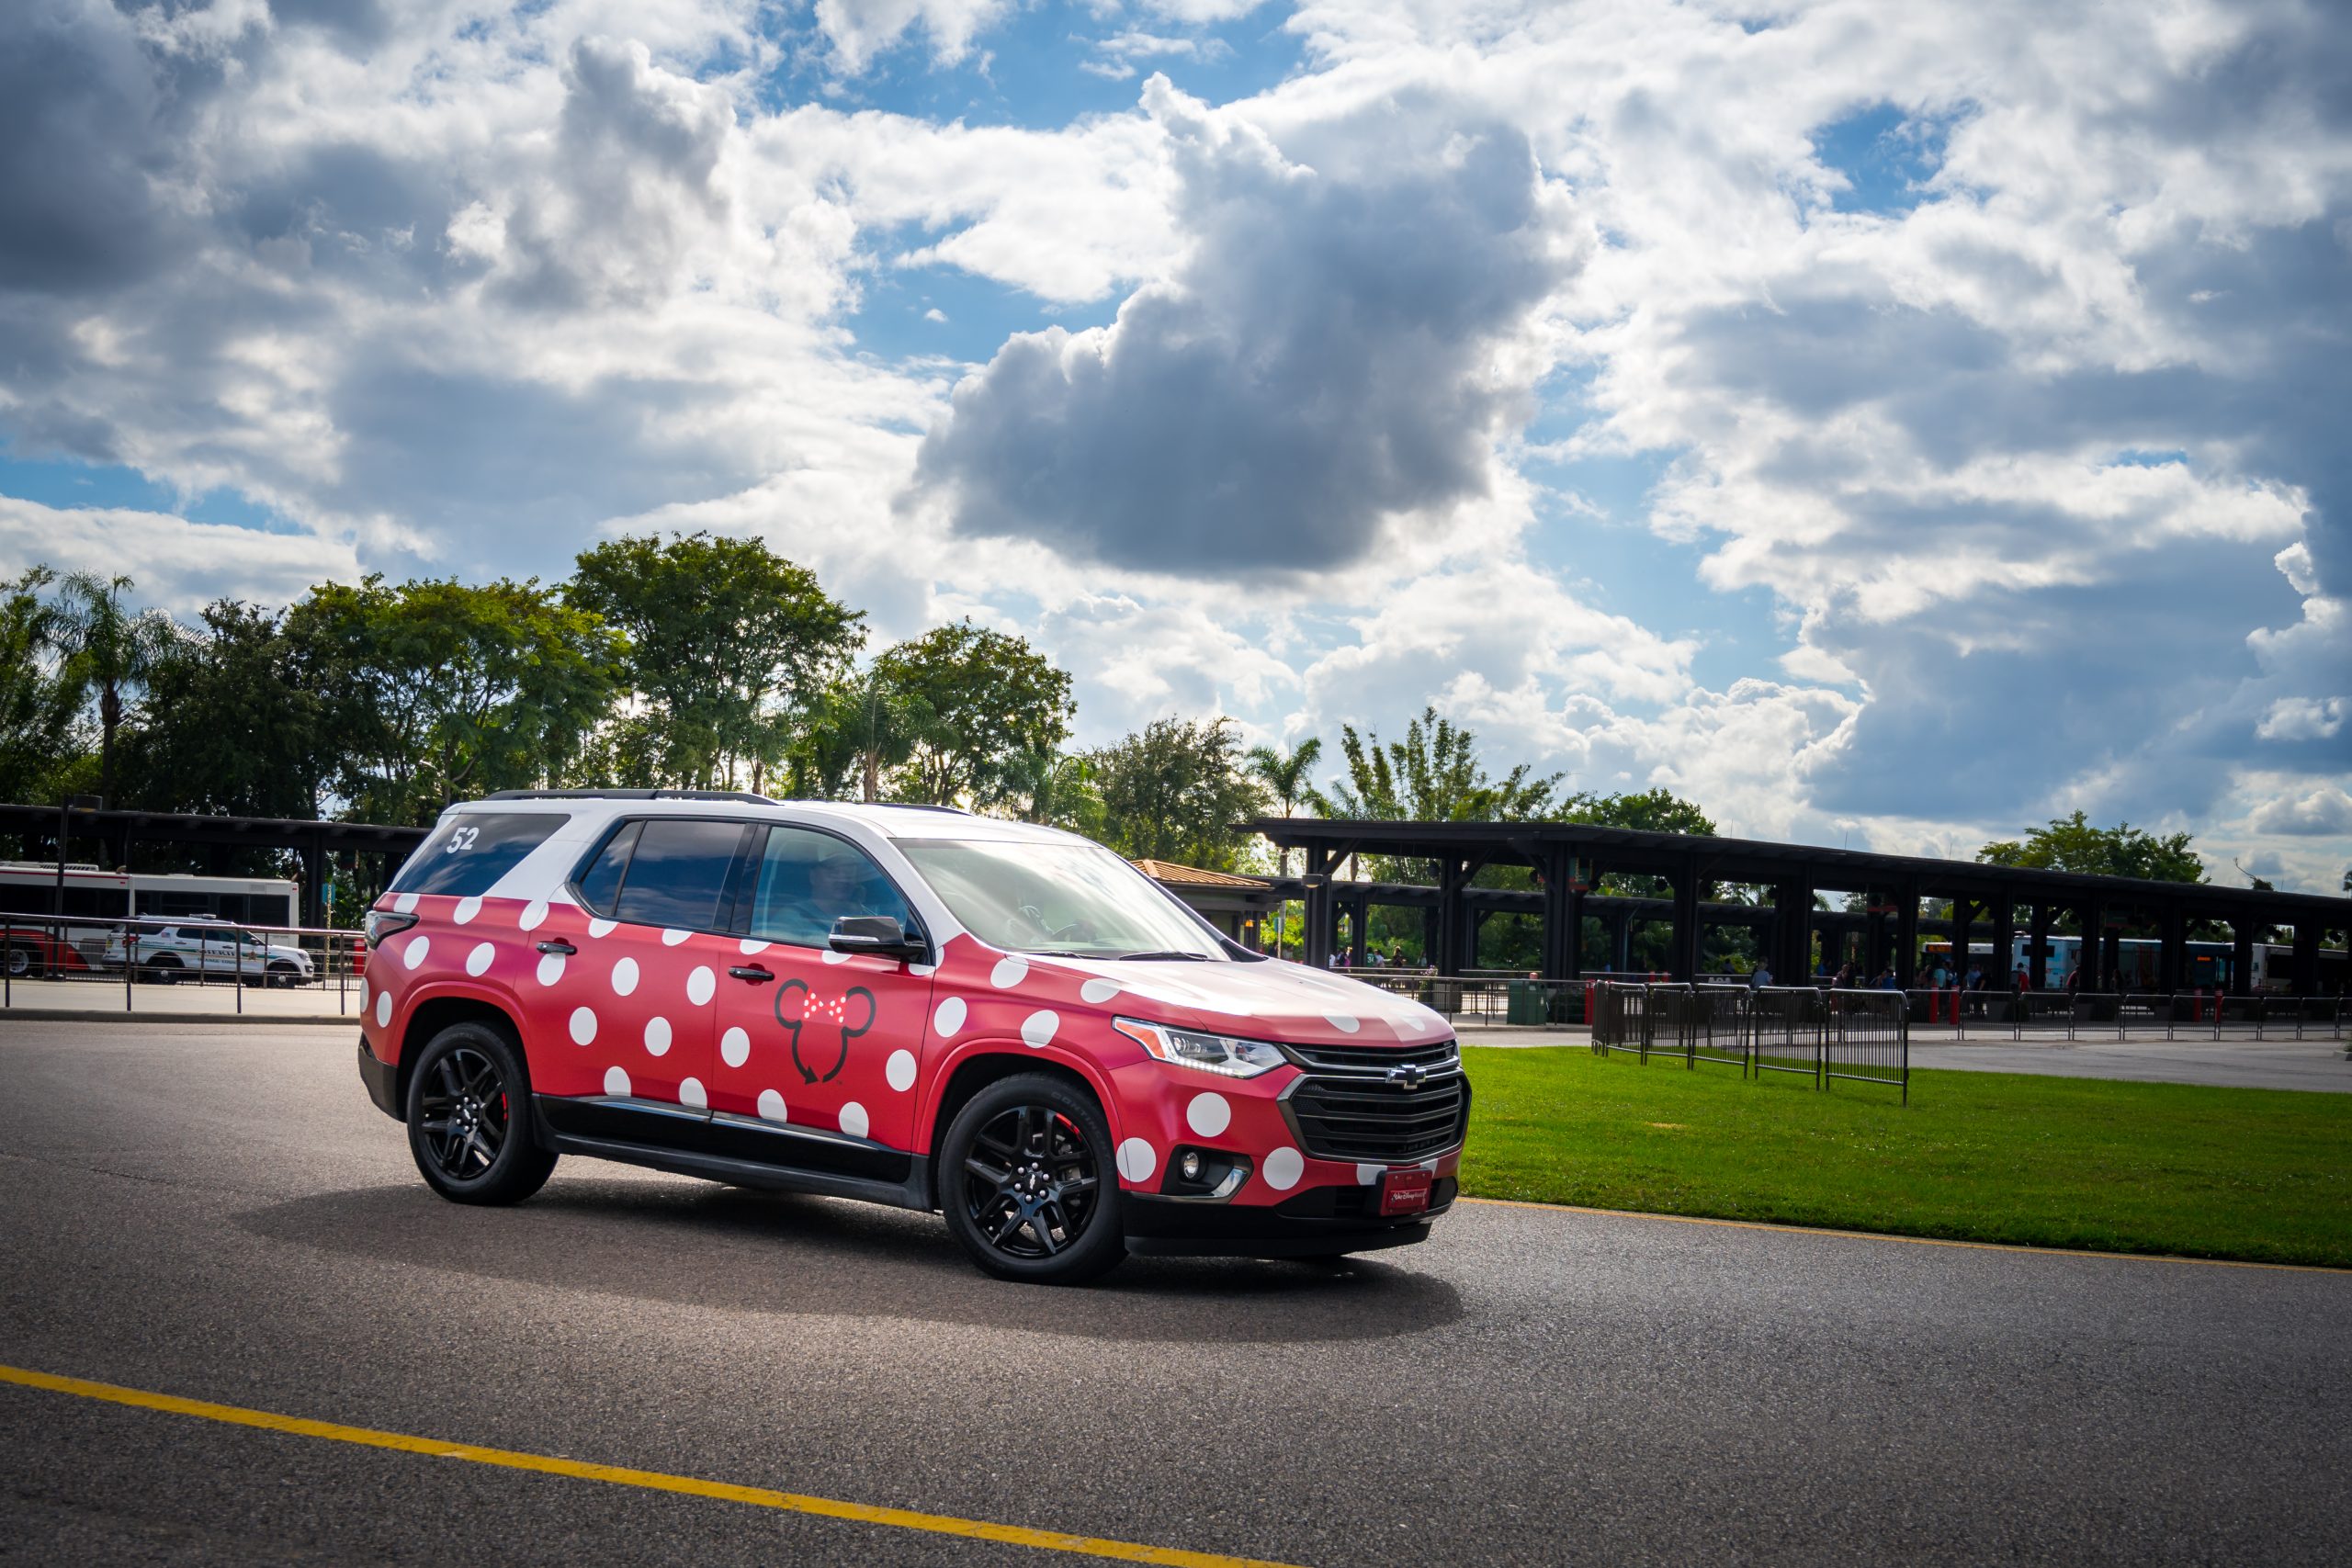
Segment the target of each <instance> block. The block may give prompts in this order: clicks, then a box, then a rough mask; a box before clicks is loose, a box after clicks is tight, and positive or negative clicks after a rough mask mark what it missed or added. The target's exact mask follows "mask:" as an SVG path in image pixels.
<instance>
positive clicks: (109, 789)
mask: <svg viewBox="0 0 2352 1568" xmlns="http://www.w3.org/2000/svg"><path fill="white" fill-rule="evenodd" d="M134 586H135V585H134V584H133V583H132V582H131V581H130V579H129V578H127V577H100V576H98V575H97V574H96V572H89V571H77V572H75V573H74V574H73V575H72V576H71V577H68V578H66V579H65V580H64V581H62V582H61V583H59V584H58V601H59V603H58V624H59V628H60V633H59V635H60V637H61V640H62V644H63V646H64V647H65V648H67V649H71V650H72V651H71V653H70V655H69V662H70V663H71V664H72V665H73V666H74V669H75V671H76V672H77V673H78V674H79V676H80V678H81V679H82V680H83V681H84V682H86V683H87V684H88V685H89V686H90V687H92V688H93V689H95V690H96V693H97V695H98V794H99V795H100V797H101V798H103V799H104V800H106V802H107V804H108V805H112V804H114V737H115V731H117V730H118V729H119V728H122V716H123V709H124V706H125V705H126V703H127V702H128V700H129V698H130V694H133V693H135V692H137V691H139V690H141V688H143V687H144V686H145V685H146V683H147V677H148V676H149V675H150V674H151V673H153V671H154V670H155V667H156V666H157V665H159V664H161V663H162V662H163V661H164V659H165V658H166V657H167V656H168V655H169V654H170V652H171V650H172V649H173V648H174V647H175V645H176V644H177V643H178V642H179V640H180V629H179V626H177V624H175V622H174V621H173V620H172V618H171V617H170V616H169V615H164V613H163V612H162V611H161V610H140V611H135V612H134V611H132V610H131V609H130V607H129V606H127V605H126V604H123V596H124V595H125V594H127V593H129V592H130V591H131V589H132V588H133V587H134Z"/></svg>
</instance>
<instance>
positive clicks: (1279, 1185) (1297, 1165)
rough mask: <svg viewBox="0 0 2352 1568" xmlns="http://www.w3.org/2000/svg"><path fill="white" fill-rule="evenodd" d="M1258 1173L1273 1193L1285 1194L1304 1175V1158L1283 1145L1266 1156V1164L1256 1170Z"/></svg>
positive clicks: (1288, 1146) (1293, 1149)
mask: <svg viewBox="0 0 2352 1568" xmlns="http://www.w3.org/2000/svg"><path fill="white" fill-rule="evenodd" d="M1258 1173H1259V1174H1260V1175H1261V1176H1263V1177H1264V1178H1265V1179H1266V1185H1267V1186H1269V1187H1271V1188H1272V1189H1273V1190H1275V1191H1277V1192H1287V1191H1289V1190H1291V1189H1292V1188H1294V1187H1295V1186H1297V1185H1298V1179H1299V1178H1300V1177H1302V1176H1305V1175H1306V1156H1304V1155H1302V1154H1300V1153H1299V1152H1298V1151H1297V1150H1296V1149H1295V1148H1292V1147H1291V1146H1290V1145H1287V1144H1285V1145H1283V1146H1282V1147H1281V1148H1278V1149H1276V1150H1275V1151H1274V1152H1273V1153H1272V1154H1270V1155H1268V1156H1266V1163H1265V1164H1264V1165H1262V1166H1261V1167H1259V1168H1258Z"/></svg>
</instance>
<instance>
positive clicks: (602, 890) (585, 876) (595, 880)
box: [580, 822, 644, 919]
mask: <svg viewBox="0 0 2352 1568" xmlns="http://www.w3.org/2000/svg"><path fill="white" fill-rule="evenodd" d="M643 826H644V824H643V823H640V822H627V823H623V824H622V825H621V829H620V831H618V832H616V833H615V834H614V835H613V836H612V837H611V838H609V839H606V840H605V847H604V848H603V849H601V850H598V851H597V852H596V858H595V859H594V860H592V861H590V862H589V863H588V869H587V870H585V871H583V872H582V873H581V874H580V901H581V902H582V904H585V905H586V906H587V907H588V908H592V909H594V910H595V911H596V913H598V914H600V915H603V916H605V917H606V918H607V919H609V918H611V915H612V912H613V904H614V901H615V900H616V899H618V898H619V897H620V896H621V874H622V873H624V872H626V871H627V870H628V852H629V851H631V850H633V849H635V848H637V830H638V829H639V828H641V827H643Z"/></svg>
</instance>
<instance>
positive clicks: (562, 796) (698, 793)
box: [481, 789, 776, 806]
mask: <svg viewBox="0 0 2352 1568" xmlns="http://www.w3.org/2000/svg"><path fill="white" fill-rule="evenodd" d="M481 798H482V799H484V800H729V801H733V802H735V803H736V804H738V805H741V806H774V805H775V804H776V802H775V800H773V799H772V798H770V797H769V796H767V795H753V794H752V793H751V792H750V791H749V790H741V789H502V790H495V791H493V792H492V793H491V794H489V795H483V796H482V797H481Z"/></svg>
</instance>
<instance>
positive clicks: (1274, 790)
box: [1243, 735, 1323, 876]
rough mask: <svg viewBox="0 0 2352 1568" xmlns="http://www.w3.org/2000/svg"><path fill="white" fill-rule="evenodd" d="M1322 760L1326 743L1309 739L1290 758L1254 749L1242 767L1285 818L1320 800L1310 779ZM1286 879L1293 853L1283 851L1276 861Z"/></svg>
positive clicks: (1266, 749)
mask: <svg viewBox="0 0 2352 1568" xmlns="http://www.w3.org/2000/svg"><path fill="white" fill-rule="evenodd" d="M1322 760H1323V741H1322V738H1321V737H1319V736H1314V735H1310V736H1308V737H1307V738H1306V739H1304V740H1302V741H1300V742H1299V743H1298V745H1297V746H1296V747H1295V748H1294V749H1293V750H1291V752H1290V754H1289V755H1288V756H1284V755H1283V753H1282V752H1281V751H1280V750H1277V749H1276V748H1274V747H1272V746H1252V747H1251V748H1250V754H1249V756H1248V757H1247V758H1245V759H1244V760H1243V765H1244V767H1245V768H1246V769H1247V770H1248V772H1249V774H1250V777H1251V778H1253V779H1256V780H1257V781H1258V782H1259V783H1260V784H1264V785H1265V786H1266V792H1267V793H1268V794H1270V795H1272V796H1273V797H1274V798H1275V799H1276V800H1278V801H1280V802H1281V803H1282V808H1283V816H1285V817H1288V816H1290V815H1292V814H1293V813H1294V812H1295V810H1296V809H1297V808H1298V807H1299V806H1300V805H1301V804H1302V803H1312V802H1314V801H1315V800H1317V798H1318V797H1317V795H1316V792H1315V785H1314V783H1313V782H1312V781H1311V780H1310V779H1309V778H1308V777H1307V774H1308V773H1310V772H1311V771H1312V770H1313V769H1314V767H1315V764H1316V763H1317V762H1319V761H1322ZM1277 863H1278V864H1279V865H1280V866H1281V868H1282V874H1283V875H1284V876H1288V875H1289V874H1290V851H1289V850H1287V849H1284V850H1283V851H1282V852H1280V855H1279V857H1278V860H1277Z"/></svg>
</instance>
